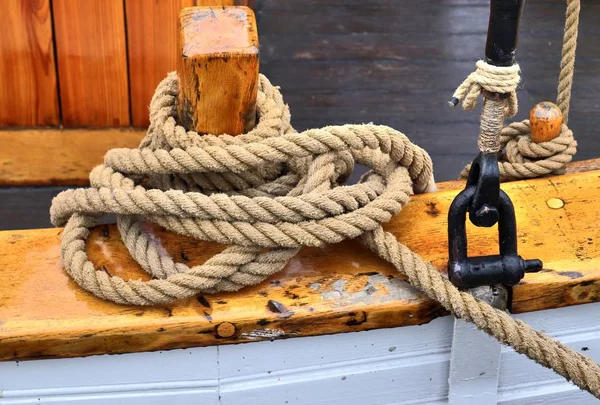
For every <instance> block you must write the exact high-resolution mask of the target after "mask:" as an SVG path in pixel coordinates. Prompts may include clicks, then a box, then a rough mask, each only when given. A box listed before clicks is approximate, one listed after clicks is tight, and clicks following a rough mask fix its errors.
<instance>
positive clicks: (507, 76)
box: [453, 0, 580, 179]
mask: <svg viewBox="0 0 600 405" xmlns="http://www.w3.org/2000/svg"><path fill="white" fill-rule="evenodd" d="M579 12H580V0H567V11H566V18H565V29H564V35H563V44H562V59H561V65H560V74H559V78H558V96H557V99H556V104H557V105H558V107H559V108H560V110H561V112H562V115H563V125H562V127H561V132H560V134H559V135H558V136H557V137H556V138H554V139H553V140H551V141H548V142H541V143H537V144H536V143H535V142H533V141H532V140H531V128H530V124H529V120H523V121H520V122H513V123H511V124H510V125H508V126H507V127H504V128H503V129H502V131H501V136H500V143H499V145H498V146H497V147H498V151H500V150H503V149H504V153H503V154H502V156H501V157H500V159H499V162H498V167H499V169H500V175H501V176H502V177H503V178H505V179H524V178H533V177H539V176H545V175H549V174H563V173H564V172H565V168H566V166H567V163H569V162H570V161H571V160H572V159H573V156H574V155H575V153H577V141H575V138H574V137H573V131H571V130H570V129H569V128H568V126H567V124H568V121H569V108H570V104H571V88H572V86H573V73H574V67H575V51H576V49H577V33H578V26H579ZM476 66H477V70H476V71H475V72H473V73H471V74H470V75H469V76H468V77H467V78H466V79H465V81H464V82H463V83H462V84H461V85H460V86H459V87H458V88H457V89H456V91H455V92H454V95H453V97H455V98H457V99H458V100H462V106H463V108H464V109H465V110H472V109H473V108H475V106H476V104H477V99H478V97H479V95H480V94H481V92H482V91H483V90H487V91H489V92H493V93H503V94H507V95H508V97H507V99H506V100H505V101H504V113H505V115H506V116H508V117H512V116H514V115H515V114H516V113H517V96H516V90H517V86H518V84H519V81H520V76H519V66H518V65H513V66H509V67H498V66H492V65H490V64H488V63H486V62H485V61H482V60H480V61H478V62H477V64H476ZM486 101H487V100H486ZM484 112H485V111H484ZM489 119H490V117H485V120H489ZM491 119H492V120H493V119H494V117H493V116H492V117H491ZM483 120H484V119H483V118H482V121H483ZM480 150H481V145H480ZM470 168H471V165H467V166H466V167H465V168H464V169H463V171H462V172H461V177H465V178H466V177H467V176H468V174H469V170H470Z"/></svg>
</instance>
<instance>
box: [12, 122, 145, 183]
mask: <svg viewBox="0 0 600 405" xmlns="http://www.w3.org/2000/svg"><path fill="white" fill-rule="evenodd" d="M143 136H144V132H143V131H140V130H129V129H123V130H120V129H106V130H93V129H73V130H65V131H63V130H35V129H31V130H20V131H0V144H2V145H4V146H3V147H2V148H0V186H27V185H34V186H49V185H54V186H56V185H86V184H88V175H89V172H90V170H91V169H92V168H93V167H94V166H96V165H98V164H100V163H102V158H103V156H104V154H105V153H106V151H107V150H109V149H111V148H135V147H137V146H138V144H139V142H140V140H141V139H142V138H143ZM48 157H52V158H51V159H49V158H48Z"/></svg>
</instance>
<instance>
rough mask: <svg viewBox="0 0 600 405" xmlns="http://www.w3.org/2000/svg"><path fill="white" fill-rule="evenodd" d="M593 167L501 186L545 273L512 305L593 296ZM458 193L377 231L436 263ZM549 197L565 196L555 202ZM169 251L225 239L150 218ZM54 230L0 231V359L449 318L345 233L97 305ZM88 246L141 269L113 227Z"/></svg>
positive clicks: (529, 253)
mask: <svg viewBox="0 0 600 405" xmlns="http://www.w3.org/2000/svg"><path fill="white" fill-rule="evenodd" d="M599 179H600V171H590V172H586V173H579V174H571V175H564V176H558V177H552V178H543V179H535V180H527V181H516V182H512V183H507V184H504V185H503V186H502V188H503V189H504V190H505V191H506V192H507V193H508V194H509V195H510V197H511V198H512V200H513V202H514V205H515V209H516V213H517V222H518V226H519V228H518V238H519V252H520V254H522V255H523V256H524V257H539V258H540V259H542V260H543V261H544V265H545V266H544V270H542V271H541V272H540V273H535V274H527V275H526V276H525V279H524V280H523V282H521V283H520V284H519V285H517V286H516V287H515V289H514V296H513V302H512V308H513V311H514V312H528V311H536V310H541V309H548V308H557V307H562V306H568V305H576V304H583V303H588V302H596V301H599V300H600V228H598V226H597V218H598V217H600V203H598V201H597V198H596V196H597V195H599V193H600V181H599ZM457 192H458V190H451V191H443V192H437V193H432V194H424V195H417V196H414V197H413V198H412V199H411V201H410V203H409V204H408V205H407V206H406V207H405V208H404V210H403V211H402V212H401V213H400V214H399V215H397V216H395V217H394V218H393V219H392V220H391V221H390V223H388V224H387V225H386V226H385V227H386V229H387V230H389V231H391V232H392V233H394V234H395V235H396V237H397V238H398V239H399V240H400V241H401V242H402V243H404V244H406V245H407V246H408V247H409V248H411V249H412V250H414V251H415V252H417V253H419V254H420V255H422V256H423V257H424V258H425V259H427V260H430V261H432V262H433V263H434V265H435V266H436V267H438V268H439V269H440V270H442V271H443V270H444V269H445V267H446V261H447V258H448V253H447V251H446V249H447V235H446V218H447V213H448V208H449V206H450V203H451V202H452V199H453V198H454V196H455V195H456V193H457ZM551 199H560V200H561V201H562V202H563V203H564V205H563V206H562V207H560V208H553V207H555V206H553V205H552V204H548V201H549V200H551ZM151 229H152V230H153V232H154V233H155V235H156V237H157V238H159V239H160V240H161V241H162V243H163V244H164V246H165V248H166V250H167V251H168V252H169V253H170V254H171V255H173V256H174V257H175V260H176V261H180V262H186V263H187V264H188V265H193V264H199V263H202V262H204V261H205V260H206V259H207V258H208V257H210V256H212V255H213V254H214V253H216V252H218V251H220V250H221V249H222V248H223V246H220V245H217V244H212V243H202V242H198V241H195V240H191V239H186V238H183V237H180V236H177V235H174V234H170V233H167V232H165V231H163V230H161V229H159V228H158V227H152V228H151ZM60 234H61V229H41V230H32V231H7V232H0V269H2V271H0V320H1V322H0V360H7V359H24V358H46V357H73V356H85V355H91V354H100V353H124V352H138V351H148V350H163V349H170V348H183V347H193V346H205V345H215V344H224V343H239V342H248V341H256V340H268V339H280V338H287V337H298V336H309V335H320V334H329V333H341V332H350V331H358V330H366V329H373V328H386V327H395V326H403V325H414V324H422V323H425V322H429V321H430V320H431V319H433V318H435V317H437V316H440V315H444V311H442V310H441V309H440V306H439V305H438V304H437V303H435V302H433V301H431V300H429V299H427V298H426V297H424V296H423V295H422V294H420V293H419V292H418V291H416V290H415V289H413V288H412V287H410V286H409V285H408V284H407V283H406V282H405V281H404V280H403V278H402V277H401V276H400V275H399V274H398V273H397V272H396V270H395V269H394V268H392V267H391V266H390V265H389V264H388V263H386V262H384V261H382V260H380V259H378V258H377V257H375V255H374V254H372V253H370V252H368V251H367V250H366V249H364V248H363V247H361V246H360V245H359V244H358V243H357V242H356V241H345V242H343V243H340V244H336V245H331V246H325V247H323V248H311V249H303V250H302V251H301V253H300V254H299V255H298V256H297V257H296V258H294V259H293V260H292V261H291V262H290V264H289V265H288V266H287V268H286V269H285V270H284V271H282V272H281V273H278V274H276V275H274V276H273V277H271V278H270V279H268V280H266V281H265V282H264V283H262V284H260V285H257V286H254V287H249V288H246V289H244V290H242V291H239V292H236V293H220V294H216V295H205V296H198V297H194V298H190V299H188V300H185V301H180V302H177V303H174V304H171V305H164V306H160V307H156V308H141V307H132V306H119V305H115V304H111V303H108V302H105V301H101V300H99V299H97V298H95V297H94V296H92V295H90V294H88V293H86V292H85V291H83V290H82V289H81V288H79V287H78V286H77V285H76V284H75V283H74V282H72V281H71V280H70V279H69V277H68V276H67V275H66V273H65V272H64V271H63V270H62V265H61V261H60ZM468 235H469V249H470V250H469V253H470V254H472V255H484V254H494V253H496V252H497V235H496V231H495V229H483V228H474V227H469V229H468ZM88 251H89V254H90V257H91V259H92V260H93V262H94V263H95V264H96V266H98V267H101V268H104V269H105V270H106V271H107V272H108V273H110V274H112V275H120V276H122V277H125V278H143V279H147V276H145V274H144V273H142V272H141V271H140V268H139V266H138V265H137V264H136V263H135V262H134V261H133V260H132V259H131V256H130V255H129V253H128V252H127V250H126V248H125V247H124V245H123V244H122V242H121V241H120V238H119V235H118V232H117V230H116V228H115V227H114V226H100V227H96V228H95V229H94V230H93V231H92V235H91V236H90V240H89V241H88Z"/></svg>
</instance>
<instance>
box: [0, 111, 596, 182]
mask: <svg viewBox="0 0 600 405" xmlns="http://www.w3.org/2000/svg"><path fill="white" fill-rule="evenodd" d="M477 125H478V124H477V123H475V122H474V123H472V124H469V125H467V126H465V125H457V126H456V127H457V128H464V130H463V131H462V132H461V131H459V133H462V134H464V138H459V137H458V135H457V136H456V137H444V136H443V135H444V133H445V131H446V129H445V127H444V126H443V125H437V126H431V125H406V124H405V125H404V126H405V127H408V129H409V131H407V133H408V134H411V137H412V138H413V141H414V142H417V143H418V144H421V145H422V144H423V143H424V142H427V139H428V137H432V136H434V137H436V138H437V139H439V140H438V141H436V144H437V145H438V147H437V148H435V149H433V150H430V153H431V154H432V156H434V157H438V156H439V155H440V154H441V153H443V152H444V150H447V149H450V148H452V144H453V142H456V141H457V139H460V142H461V143H467V142H468V141H470V140H471V138H473V137H474V136H475V135H473V134H476V132H475V131H476V130H477ZM470 127H472V128H473V134H468V133H467V132H468V129H470ZM413 135H415V136H414V137H413ZM438 135H439V136H438ZM143 136H144V131H142V130H136V129H132V130H127V129H123V130H119V129H98V130H94V129H69V130H54V129H39V130H19V131H14V130H12V131H8V130H7V131H0V144H2V145H4V147H3V148H0V186H57V185H86V184H88V175H89V172H90V170H92V168H93V167H94V166H96V165H97V164H99V163H101V162H102V157H103V156H104V154H105V153H106V151H108V150H109V149H111V148H135V147H137V145H138V144H139V142H140V140H141V139H142V137H143ZM471 147H472V150H463V151H461V153H460V154H458V153H455V154H453V155H452V157H451V160H452V161H453V162H454V163H455V164H454V166H453V167H455V170H454V171H450V170H448V167H449V165H448V163H447V162H446V161H440V162H439V165H437V164H436V165H434V168H439V175H438V176H437V177H439V178H440V179H442V180H447V179H452V178H456V177H457V176H458V175H459V172H460V170H461V169H462V167H463V166H464V164H466V163H468V162H469V161H470V160H472V158H473V157H474V156H475V155H476V153H477V151H476V145H475V143H474V142H473V144H472V145H471ZM427 149H428V148H427ZM428 150H429V149H428ZM47 156H57V157H60V159H45V157H47ZM441 157H443V156H440V158H441ZM435 162H436V159H434V163H435ZM594 169H600V159H592V160H585V161H581V162H571V163H570V164H569V166H568V169H567V170H568V172H580V171H587V170H594ZM360 173H361V172H360V170H357V173H356V175H357V176H358V175H360ZM355 177H356V176H355ZM437 177H436V178H437ZM438 186H439V187H442V188H443V189H453V188H460V187H461V183H452V182H445V183H441V184H438Z"/></svg>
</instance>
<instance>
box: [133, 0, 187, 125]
mask: <svg viewBox="0 0 600 405" xmlns="http://www.w3.org/2000/svg"><path fill="white" fill-rule="evenodd" d="M125 4H126V15H127V43H128V52H129V73H130V76H129V77H130V84H131V115H132V121H133V125H134V126H139V127H143V126H148V124H149V122H148V106H149V105H150V100H151V98H152V94H153V93H154V89H155V88H156V85H157V84H158V83H159V82H160V81H161V80H162V79H163V78H164V77H165V76H166V75H167V73H168V72H170V71H173V70H175V68H176V66H177V55H178V54H179V52H178V51H177V35H178V32H177V20H178V14H179V10H180V9H181V8H183V7H191V6H193V5H194V4H195V2H194V0H127V1H126V3H125Z"/></svg>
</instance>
